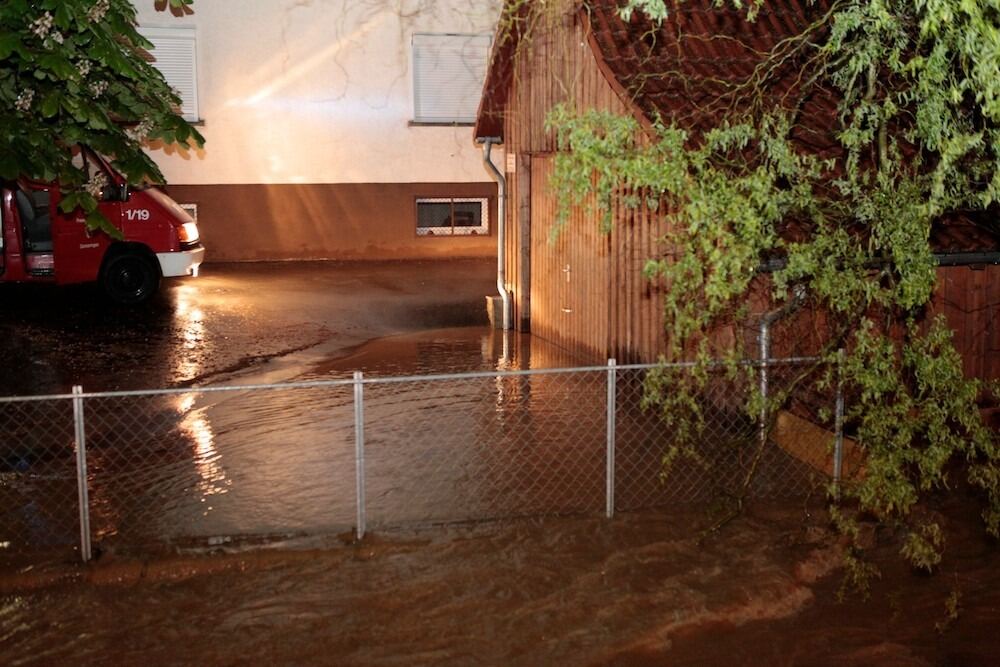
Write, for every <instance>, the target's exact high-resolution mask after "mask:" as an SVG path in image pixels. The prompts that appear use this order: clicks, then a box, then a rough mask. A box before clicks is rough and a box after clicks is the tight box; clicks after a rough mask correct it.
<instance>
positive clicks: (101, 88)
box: [90, 81, 108, 97]
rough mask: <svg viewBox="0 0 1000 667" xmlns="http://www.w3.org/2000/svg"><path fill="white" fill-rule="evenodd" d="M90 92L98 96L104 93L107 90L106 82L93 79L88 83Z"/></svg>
mask: <svg viewBox="0 0 1000 667" xmlns="http://www.w3.org/2000/svg"><path fill="white" fill-rule="evenodd" d="M90 92H91V93H92V94H93V95H94V97H100V96H101V95H103V94H104V93H106V92H108V82H107V81H95V82H94V83H92V84H90Z"/></svg>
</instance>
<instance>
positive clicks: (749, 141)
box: [549, 0, 1000, 574]
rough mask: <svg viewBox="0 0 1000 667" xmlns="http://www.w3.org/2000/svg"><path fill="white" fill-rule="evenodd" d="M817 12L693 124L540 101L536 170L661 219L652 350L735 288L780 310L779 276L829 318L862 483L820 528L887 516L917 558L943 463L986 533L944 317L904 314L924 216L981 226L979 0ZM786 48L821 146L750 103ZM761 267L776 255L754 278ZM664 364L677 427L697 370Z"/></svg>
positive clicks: (999, 32)
mask: <svg viewBox="0 0 1000 667" xmlns="http://www.w3.org/2000/svg"><path fill="white" fill-rule="evenodd" d="M802 1H803V4H806V1H807V0H802ZM679 4H680V3H679V2H678V3H677V4H675V2H668V1H667V0H622V3H621V5H622V7H621V12H622V16H623V18H625V20H632V19H635V16H636V15H637V14H641V15H645V16H644V20H646V21H647V22H650V23H652V24H653V25H654V26H659V25H662V22H664V21H670V20H671V14H672V12H674V11H675V10H676V8H677V7H678V6H679ZM809 4H810V5H811V3H809ZM708 5H709V3H703V2H700V3H699V8H702V9H704V10H705V11H726V12H729V13H730V14H736V15H738V16H739V17H740V20H742V21H745V22H753V21H755V20H756V18H757V17H758V16H760V15H761V13H762V12H765V11H767V8H768V3H767V1H766V0H759V1H757V2H754V3H753V4H750V5H746V4H745V3H741V2H740V0H733V2H732V3H731V4H727V5H726V6H725V7H720V6H719V5H718V4H716V5H715V8H714V9H713V8H712V7H710V6H708ZM826 6H827V7H828V8H829V9H828V11H827V12H826V13H825V14H823V15H822V18H820V19H819V20H817V21H816V23H814V24H812V25H804V26H803V28H802V32H801V34H799V35H794V36H790V37H789V38H788V39H783V40H781V41H780V42H779V43H778V44H777V45H776V46H775V47H774V50H773V51H772V52H770V53H767V54H763V57H762V58H761V61H760V63H759V64H757V66H756V68H755V70H754V73H753V75H751V76H749V77H747V78H746V80H745V81H742V82H740V83H739V84H738V85H737V86H736V87H734V89H733V90H732V91H730V92H731V93H732V96H731V97H730V101H732V100H738V103H737V104H731V105H728V106H727V105H719V106H718V107H717V108H714V109H713V110H712V113H711V118H712V119H713V123H712V126H711V127H704V126H700V127H698V128H697V129H693V128H692V127H689V126H685V125H684V124H682V123H677V122H675V119H673V118H670V117H666V115H665V117H663V118H653V119H652V126H651V127H648V126H644V125H640V123H638V122H637V121H636V120H635V119H633V118H621V117H615V116H613V115H609V114H605V113H599V112H593V111H591V112H585V113H576V112H573V111H571V110H569V108H568V107H565V106H563V107H558V108H557V109H555V110H554V112H553V113H552V114H551V115H550V118H549V123H550V125H551V127H553V128H554V129H555V130H556V131H557V134H558V137H559V141H560V144H561V148H562V149H563V151H564V152H562V153H561V154H560V155H559V156H558V157H557V163H556V176H555V181H554V184H555V186H556V188H557V190H558V192H559V193H560V196H561V198H562V204H563V206H562V208H563V209H564V210H565V209H568V207H570V206H571V205H572V204H574V203H576V202H581V201H585V200H586V198H587V197H589V196H592V195H595V194H596V195H597V196H598V197H599V198H600V199H602V200H603V201H604V202H605V204H609V203H610V200H611V199H614V198H619V199H620V200H622V201H624V203H625V204H627V205H630V206H637V207H638V206H645V207H647V208H653V209H659V210H661V211H667V212H668V217H669V220H670V225H669V228H670V231H669V233H668V234H667V237H666V238H665V239H663V242H664V243H663V247H664V248H666V249H667V250H666V251H665V253H664V255H662V256H660V257H655V258H650V260H649V261H648V263H647V265H646V274H647V275H648V276H649V277H650V278H651V279H657V280H663V281H664V284H666V285H668V289H667V290H665V293H666V296H665V300H666V302H665V308H664V311H665V320H666V322H665V324H666V328H667V333H668V336H667V339H668V341H669V343H668V345H669V354H668V356H672V357H680V356H683V355H690V354H691V352H692V350H695V351H696V353H697V354H698V355H699V356H700V358H702V359H707V358H708V357H709V356H711V355H714V354H716V351H714V350H711V349H710V348H711V344H710V341H711V340H712V336H711V332H712V330H713V327H716V326H717V325H719V324H720V323H721V322H723V321H726V320H729V321H732V318H733V317H734V316H738V315H736V314H738V313H740V312H743V314H744V315H745V313H746V311H745V304H746V303H747V297H748V295H749V294H750V293H751V292H752V291H753V290H760V289H764V290H766V292H767V293H768V294H769V296H770V298H771V299H772V300H773V301H775V302H779V303H780V302H782V301H787V300H789V299H790V297H791V294H792V290H793V289H794V290H795V291H796V292H797V293H803V294H805V295H807V303H808V306H809V307H810V308H811V309H813V311H814V312H817V313H822V314H823V315H825V317H823V318H822V321H825V322H827V323H828V328H829V332H828V336H827V340H828V346H827V348H826V349H825V354H826V355H827V358H828V359H829V361H831V362H833V361H835V360H836V358H837V357H836V350H837V349H838V348H840V347H846V350H847V356H846V359H845V360H844V361H843V363H842V365H841V369H842V372H843V381H844V382H845V384H846V386H847V388H848V392H849V395H850V396H852V397H853V398H854V400H853V401H852V403H851V408H850V410H849V412H848V424H849V426H850V428H851V430H852V432H853V434H854V436H855V437H856V439H857V440H858V442H859V443H860V444H861V446H862V447H863V448H864V451H865V456H866V463H865V476H864V477H863V478H862V479H859V480H854V481H853V483H849V484H845V485H843V486H842V487H841V488H840V489H838V490H837V492H838V497H839V498H840V500H842V501H847V504H846V505H845V506H843V507H842V508H841V509H838V510H837V511H836V512H835V514H834V516H835V518H836V520H837V523H838V524H839V525H840V527H841V528H842V529H843V530H844V532H845V533H847V534H856V533H857V530H856V524H855V521H856V520H857V518H858V517H859V516H862V515H864V516H874V517H876V518H877V519H879V520H882V521H885V522H890V523H894V524H897V525H899V526H901V527H902V528H903V529H904V530H906V531H907V534H908V535H909V537H908V539H907V542H906V547H905V548H904V550H903V555H904V556H906V557H908V558H909V559H910V560H911V561H912V562H913V563H914V564H915V565H917V566H920V567H926V568H928V569H931V568H933V567H934V566H935V565H936V564H937V562H938V561H939V560H940V554H941V550H942V548H943V545H944V538H943V536H942V534H941V531H940V529H939V526H937V525H936V524H934V523H933V522H928V521H923V520H915V519H914V516H915V514H914V512H913V510H914V509H915V506H916V505H917V503H918V501H919V499H920V498H921V496H922V495H923V494H925V493H926V492H928V491H931V490H933V489H939V488H944V487H946V486H947V484H948V474H949V471H950V470H951V471H953V470H954V469H955V467H954V466H955V464H956V463H957V464H959V466H958V467H959V469H961V470H962V471H963V474H965V475H966V476H967V479H968V481H969V482H970V483H971V485H972V486H973V487H975V488H977V489H978V490H979V491H980V492H981V495H982V497H983V499H984V501H985V502H984V510H983V519H984V520H985V523H986V527H987V529H988V531H989V532H990V533H991V534H992V535H994V536H998V537H1000V447H998V442H997V435H996V434H995V433H994V432H992V431H991V430H990V429H988V428H987V427H986V426H985V425H984V424H983V421H982V419H981V417H980V412H979V410H978V406H977V400H980V399H982V397H983V396H984V394H986V393H988V391H990V388H989V387H987V386H986V385H984V384H983V383H981V382H979V381H977V380H969V379H966V378H964V377H963V374H962V369H961V359H960V357H959V355H958V354H957V353H956V351H955V349H954V346H953V344H952V342H951V332H950V331H949V330H948V329H947V327H946V326H945V324H944V323H943V321H940V320H937V321H934V322H928V321H927V318H926V317H925V313H926V311H927V307H928V305H929V303H930V301H931V299H932V296H933V294H934V289H935V281H936V264H935V259H934V254H933V248H932V246H931V241H930V238H931V228H932V225H934V224H935V223H940V222H941V221H942V220H947V219H948V217H949V216H956V215H980V216H981V217H986V218H993V219H995V212H996V210H997V208H996V207H997V204H998V202H1000V9H998V6H997V4H996V3H995V2H992V1H990V0H833V1H832V2H828V3H826ZM633 24H634V23H633ZM651 34H652V33H651ZM720 37H722V38H729V39H732V38H735V39H739V37H740V33H739V32H738V31H737V32H734V33H733V34H730V35H726V36H720ZM709 38H711V36H709ZM790 62H792V63H795V76H796V79H795V81H796V82H795V88H794V90H795V92H796V93H797V94H798V95H800V96H801V98H800V99H806V98H808V97H809V96H816V95H820V96H824V95H825V96H827V97H828V98H829V99H831V100H832V102H831V104H832V105H833V106H835V107H836V113H835V114H831V117H830V118H831V120H830V123H831V124H832V127H830V134H829V138H830V140H831V143H832V144H833V145H832V150H830V151H824V152H822V154H820V153H819V152H817V151H815V150H810V149H809V148H808V147H807V146H806V145H804V143H803V142H802V141H801V136H802V129H803V123H804V119H803V117H802V115H801V113H799V112H800V111H801V105H799V106H796V105H795V104H787V105H783V104H772V103H771V101H773V99H774V96H773V95H772V94H771V92H770V91H773V90H774V88H773V86H774V84H775V79H774V77H775V76H777V73H778V72H779V71H786V72H787V66H788V63H790ZM783 68H784V69H783ZM679 72H680V70H677V71H665V72H662V73H652V72H644V73H643V76H646V77H649V76H662V77H676V76H681V74H680V73H679ZM706 76H708V75H706ZM769 87H772V88H769ZM602 208H603V209H604V210H605V211H611V210H614V209H613V207H611V206H610V205H605V206H603V207H602ZM606 222H610V219H606ZM765 260H771V262H772V267H773V268H776V270H774V271H773V273H771V274H769V275H765V274H764V273H763V272H762V270H761V268H762V264H763V263H764V262H765ZM775 260H777V261H775ZM666 375H667V374H661V375H659V376H658V378H654V379H653V381H652V382H651V384H650V386H649V390H650V392H651V394H652V396H653V397H654V398H655V399H656V400H658V401H659V402H660V403H661V405H662V406H663V407H664V408H665V413H664V414H665V416H666V417H667V418H668V419H669V420H672V421H673V422H674V423H675V424H676V425H677V426H678V431H677V432H678V433H682V434H685V433H692V432H695V431H697V427H698V415H697V414H696V412H697V408H696V402H695V401H693V400H690V393H692V392H696V391H697V390H698V386H696V385H697V384H698V383H699V382H700V381H703V378H704V377H705V375H704V374H698V373H694V374H691V373H688V374H686V375H684V376H680V375H676V376H670V377H667V376H666ZM831 380H832V378H831V377H830V376H827V377H826V382H827V384H829V382H830V381H831ZM685 383H687V386H686V387H685ZM667 387H669V389H667ZM681 387H684V388H685V389H686V391H687V392H688V396H687V397H685V395H684V393H685V392H684V391H681V389H680V388H681ZM758 398H759V397H758ZM751 403H753V401H751ZM685 406H687V412H686V413H685V412H684V409H685ZM773 407H774V406H772V414H773ZM748 409H749V410H750V414H752V415H756V414H757V412H756V411H757V406H753V405H751V406H748ZM675 454H676V452H671V453H670V454H669V455H668V457H667V458H668V459H670V460H675V458H676V457H675V456H674V455H675ZM848 506H849V507H850V508H852V509H851V510H850V511H848V510H847V509H846V508H847V507H848ZM852 557H853V554H852ZM859 567H860V566H859ZM858 571H862V570H861V569H858V570H856V571H855V574H856V573H857V572H858Z"/></svg>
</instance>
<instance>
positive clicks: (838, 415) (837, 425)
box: [833, 348, 844, 491]
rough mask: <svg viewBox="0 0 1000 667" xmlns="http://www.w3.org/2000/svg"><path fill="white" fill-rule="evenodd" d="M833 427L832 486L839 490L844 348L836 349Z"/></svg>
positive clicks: (841, 469)
mask: <svg viewBox="0 0 1000 667" xmlns="http://www.w3.org/2000/svg"><path fill="white" fill-rule="evenodd" d="M833 428H834V436H833V487H834V489H836V490H838V491H839V487H840V478H841V475H843V465H844V348H840V349H839V350H837V403H836V408H835V413H834V427H833Z"/></svg>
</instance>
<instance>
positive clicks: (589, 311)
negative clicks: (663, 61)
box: [504, 2, 662, 362]
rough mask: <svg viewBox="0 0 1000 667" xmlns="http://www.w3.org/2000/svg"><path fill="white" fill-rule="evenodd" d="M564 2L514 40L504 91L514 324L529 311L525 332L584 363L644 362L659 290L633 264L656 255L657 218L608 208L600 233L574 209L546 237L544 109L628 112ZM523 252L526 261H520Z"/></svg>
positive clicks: (655, 339) (549, 216)
mask: <svg viewBox="0 0 1000 667" xmlns="http://www.w3.org/2000/svg"><path fill="white" fill-rule="evenodd" d="M572 6H573V3H571V2H568V3H566V4H565V11H561V12H556V11H551V12H548V13H546V14H545V15H544V16H543V17H542V18H541V19H540V23H539V25H538V26H536V29H535V30H534V31H533V33H532V35H531V38H530V39H528V40H527V41H526V42H525V43H523V45H522V47H521V49H520V51H519V52H518V55H517V64H516V67H515V72H514V77H513V81H512V84H511V86H512V89H511V94H510V96H509V98H508V99H509V100H510V101H509V104H508V107H507V113H506V119H505V129H504V136H505V146H504V148H505V150H506V151H507V153H508V155H510V154H513V155H514V156H515V157H514V158H512V159H509V160H508V161H507V181H508V201H507V215H506V224H507V227H506V244H505V249H506V258H507V260H506V267H505V268H506V273H507V282H508V288H509V289H510V290H511V292H512V294H513V296H514V313H513V318H514V325H515V327H517V328H521V327H520V326H519V324H521V323H524V322H525V320H526V319H527V318H529V317H530V327H531V331H532V333H534V334H536V335H538V336H541V337H543V338H546V339H549V340H552V341H554V342H556V343H557V344H559V345H561V346H563V347H564V348H566V349H568V350H570V351H571V352H573V353H575V354H577V355H578V356H579V357H580V358H581V359H586V360H588V361H603V360H604V359H605V358H606V357H607V356H616V357H618V358H619V359H620V360H621V361H622V362H626V361H640V360H648V359H654V358H655V357H656V354H657V352H658V351H659V349H660V346H661V341H662V305H661V298H660V296H661V295H660V292H659V291H658V289H656V288H655V287H654V286H652V285H649V284H648V283H647V281H646V280H645V279H644V278H643V276H642V267H643V265H644V263H645V261H646V259H647V258H648V257H652V256H654V254H655V252H656V250H655V245H656V243H655V238H656V236H657V235H658V234H659V232H658V231H657V230H658V229H660V228H661V227H662V225H661V224H660V223H659V222H658V221H657V220H656V219H655V217H654V216H650V215H646V214H641V213H636V212H627V211H624V210H623V211H621V212H616V218H619V219H618V221H617V222H616V224H615V227H614V229H613V231H612V232H611V234H603V233H601V232H600V220H599V216H598V215H597V214H593V213H591V214H588V213H587V212H586V211H584V210H577V211H574V212H573V214H572V216H571V220H570V223H569V224H568V225H567V227H566V229H564V230H563V232H562V234H561V235H560V236H559V238H558V239H557V241H556V242H555V243H554V244H553V243H550V242H549V237H550V230H551V229H552V225H553V224H555V220H556V204H555V195H554V194H553V193H551V189H550V187H549V179H550V178H551V174H552V167H553V155H554V153H555V151H556V141H555V136H554V135H553V133H551V132H547V131H546V130H545V119H546V117H547V115H548V113H549V111H550V110H551V109H552V108H553V107H554V106H555V105H557V104H560V103H566V104H570V105H572V106H573V107H574V108H575V109H577V110H578V111H584V110H587V109H598V110H602V111H609V112H612V113H617V114H622V115H626V114H629V113H630V110H629V108H628V107H627V106H626V105H625V104H624V103H623V102H622V101H621V99H620V98H619V97H618V95H617V94H616V93H615V91H614V89H613V88H612V87H611V85H610V84H609V83H608V81H607V79H605V77H604V75H603V73H602V72H601V70H600V67H599V65H598V61H597V59H596V58H595V57H594V54H593V52H592V50H591V48H590V45H589V44H588V42H587V36H586V34H585V26H583V25H581V24H580V22H579V19H578V17H577V15H576V13H575V12H574V11H572ZM511 167H514V168H513V169H511ZM528 219H530V226H527V225H526V224H525V223H526V222H527V220H528ZM526 227H527V228H526ZM525 232H527V233H525ZM526 249H530V260H529V262H527V263H528V264H530V266H522V263H524V259H525V257H526V253H525V250H526ZM567 266H568V267H569V271H565V269H566V268H567ZM567 277H568V279H569V281H568V282H567ZM528 280H530V290H529V287H528V285H527V284H526V283H527V282H528ZM529 292H530V297H531V300H530V304H529V307H528V308H527V309H526V308H525V307H524V306H525V304H526V302H527V301H528V297H529Z"/></svg>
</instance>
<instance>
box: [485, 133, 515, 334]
mask: <svg viewBox="0 0 1000 667" xmlns="http://www.w3.org/2000/svg"><path fill="white" fill-rule="evenodd" d="M480 141H481V142H482V143H483V163H484V164H485V165H486V168H487V169H489V170H490V172H491V173H492V174H493V178H494V179H496V182H497V186H498V187H499V197H498V199H497V292H499V293H500V299H501V300H502V301H503V327H502V328H503V330H504V331H509V330H510V319H511V318H510V292H508V291H507V225H506V217H505V216H506V214H507V179H506V178H504V175H503V173H502V172H501V171H500V170H499V169H497V167H496V165H495V164H493V161H492V160H491V159H490V152H491V149H492V148H493V144H499V143H500V139H499V138H498V137H487V138H485V139H480Z"/></svg>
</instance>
